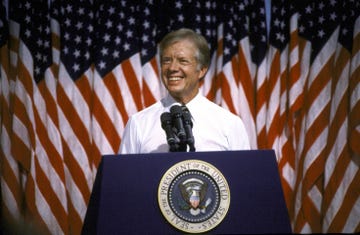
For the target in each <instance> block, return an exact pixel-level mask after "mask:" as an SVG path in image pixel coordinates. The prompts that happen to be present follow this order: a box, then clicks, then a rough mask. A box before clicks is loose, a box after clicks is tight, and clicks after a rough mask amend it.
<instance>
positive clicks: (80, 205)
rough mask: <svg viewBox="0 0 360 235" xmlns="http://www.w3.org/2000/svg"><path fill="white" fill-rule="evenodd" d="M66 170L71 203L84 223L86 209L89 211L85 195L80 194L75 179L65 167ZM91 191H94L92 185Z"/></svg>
mask: <svg viewBox="0 0 360 235" xmlns="http://www.w3.org/2000/svg"><path fill="white" fill-rule="evenodd" d="M64 170H65V178H66V190H67V192H68V194H69V201H71V204H72V205H73V206H74V209H75V211H76V212H77V213H78V215H79V216H80V218H81V219H82V221H84V218H85V214H86V209H87V204H86V203H85V201H84V195H83V194H82V193H81V192H80V190H79V188H78V187H77V185H76V183H75V182H74V180H73V177H72V175H71V173H70V172H69V169H68V167H67V166H65V167H64ZM75 177H76V176H75ZM91 189H92V185H91V187H90V192H91ZM70 223H71V221H70Z"/></svg>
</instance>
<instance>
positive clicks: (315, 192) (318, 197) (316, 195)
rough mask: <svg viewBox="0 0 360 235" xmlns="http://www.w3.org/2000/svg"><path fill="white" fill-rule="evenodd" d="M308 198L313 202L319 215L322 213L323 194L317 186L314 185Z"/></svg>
mask: <svg viewBox="0 0 360 235" xmlns="http://www.w3.org/2000/svg"><path fill="white" fill-rule="evenodd" d="M308 196H309V198H310V200H311V201H312V203H313V205H314V206H315V207H316V210H317V211H318V213H321V204H322V199H323V195H322V194H321V192H320V191H319V189H318V187H317V186H316V185H313V186H312V187H311V189H310V190H309V191H308Z"/></svg>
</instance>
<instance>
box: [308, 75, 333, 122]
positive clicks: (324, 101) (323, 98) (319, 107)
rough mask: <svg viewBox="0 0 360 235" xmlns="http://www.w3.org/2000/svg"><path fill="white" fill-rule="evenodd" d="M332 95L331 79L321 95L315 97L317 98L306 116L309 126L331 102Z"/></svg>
mask: <svg viewBox="0 0 360 235" xmlns="http://www.w3.org/2000/svg"><path fill="white" fill-rule="evenodd" d="M319 92H320V91H319ZM330 96H331V81H329V82H328V83H327V84H326V86H325V87H324V88H323V89H322V90H321V92H320V93H319V95H318V96H317V97H316V98H315V100H314V101H313V103H312V104H311V107H310V109H309V111H308V114H307V117H306V122H307V123H306V124H307V126H308V127H311V126H312V125H313V124H314V122H315V121H316V119H317V118H318V117H319V116H320V115H321V113H322V112H323V111H324V109H325V108H326V106H327V105H328V103H329V102H330Z"/></svg>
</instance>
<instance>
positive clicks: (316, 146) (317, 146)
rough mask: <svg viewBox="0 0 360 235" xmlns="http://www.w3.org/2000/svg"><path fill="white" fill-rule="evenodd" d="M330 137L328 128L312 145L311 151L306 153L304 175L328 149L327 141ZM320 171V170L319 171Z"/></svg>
mask: <svg viewBox="0 0 360 235" xmlns="http://www.w3.org/2000/svg"><path fill="white" fill-rule="evenodd" d="M327 136H328V128H327V127H326V128H325V129H324V130H323V131H322V132H321V134H320V135H319V137H318V138H316V140H315V141H314V143H312V145H311V147H310V148H309V150H308V151H307V152H306V156H305V161H304V174H306V171H307V170H308V169H309V168H310V167H311V165H312V164H313V163H314V161H315V160H316V159H317V158H318V157H319V155H320V153H321V151H323V149H324V148H325V147H326V144H327V143H326V140H327ZM319 170H320V169H319Z"/></svg>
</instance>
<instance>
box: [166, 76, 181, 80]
mask: <svg viewBox="0 0 360 235" xmlns="http://www.w3.org/2000/svg"><path fill="white" fill-rule="evenodd" d="M180 79H181V77H170V78H169V80H170V81H179V80H180Z"/></svg>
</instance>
